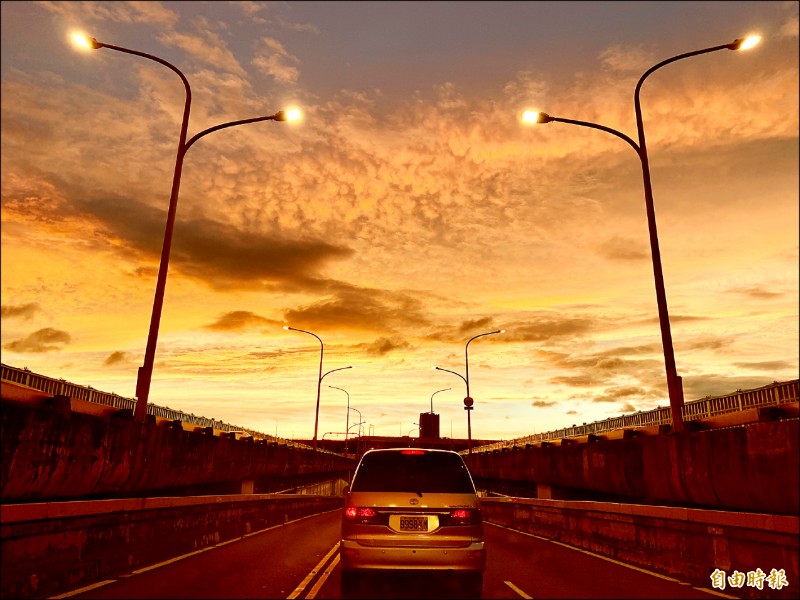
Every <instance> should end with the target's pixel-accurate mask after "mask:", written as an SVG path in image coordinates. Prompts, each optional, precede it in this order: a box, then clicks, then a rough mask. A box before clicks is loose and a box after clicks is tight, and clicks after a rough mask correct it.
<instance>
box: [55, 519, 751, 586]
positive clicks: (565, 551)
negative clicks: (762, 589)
mask: <svg viewBox="0 0 800 600" xmlns="http://www.w3.org/2000/svg"><path fill="white" fill-rule="evenodd" d="M339 519H340V513H339V511H334V512H329V513H324V514H321V515H315V516H312V517H307V518H304V519H300V520H297V521H293V522H290V523H287V524H285V525H280V526H277V527H273V528H271V529H267V530H264V531H261V532H256V533H253V534H250V535H248V536H246V537H244V538H241V539H237V540H234V541H231V542H226V543H222V544H218V545H217V546H214V547H211V548H207V549H204V550H201V551H198V552H194V553H191V554H187V555H185V556H183V557H178V558H176V559H173V560H172V561H167V562H165V563H162V564H161V565H155V566H153V567H149V568H147V569H142V570H140V571H137V572H134V573H130V574H127V575H125V576H122V577H120V578H118V579H116V580H113V581H109V582H104V583H103V584H100V585H98V586H97V587H94V588H93V589H86V588H84V589H83V590H76V591H73V592H71V593H68V594H63V595H61V596H56V598H67V597H71V598H289V599H293V598H343V597H344V596H342V595H341V594H340V591H339V557H338V542H339ZM485 537H486V548H487V568H486V574H485V576H484V593H483V597H484V598H513V599H519V598H535V599H537V600H538V599H541V598H707V599H708V598H719V597H723V598H734V597H735V596H731V595H729V594H727V593H725V594H723V593H719V592H717V591H715V590H711V589H710V588H709V589H698V588H694V587H692V586H690V585H688V584H684V583H681V582H678V581H676V580H674V579H669V578H665V577H663V576H661V575H657V574H655V573H650V572H647V571H644V570H642V569H638V568H636V567H631V566H626V565H623V564H622V563H619V562H616V561H612V560H609V559H605V558H602V557H599V556H597V555H593V554H590V553H587V552H584V551H582V550H578V549H575V548H571V547H569V546H565V545H563V544H560V543H557V542H552V541H549V540H544V539H542V538H537V537H535V536H532V535H528V534H524V533H520V532H517V531H512V530H510V529H505V528H502V527H499V526H496V525H492V524H488V523H487V524H486V525H485ZM712 570H713V567H709V574H710V573H711V571H712ZM709 582H710V579H709ZM462 594H463V592H462V591H461V589H460V587H459V584H458V582H457V581H455V580H453V579H452V578H450V577H447V576H446V575H444V574H430V575H428V574H414V575H408V574H404V573H402V572H392V573H388V574H385V575H381V576H377V577H367V578H365V579H364V580H363V581H362V585H361V588H360V590H359V591H358V594H357V595H356V596H351V597H355V598H459V597H461V595H462Z"/></svg>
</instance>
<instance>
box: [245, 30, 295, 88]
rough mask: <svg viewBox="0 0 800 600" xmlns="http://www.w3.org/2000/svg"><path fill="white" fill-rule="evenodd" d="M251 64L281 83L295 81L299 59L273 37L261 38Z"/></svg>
mask: <svg viewBox="0 0 800 600" xmlns="http://www.w3.org/2000/svg"><path fill="white" fill-rule="evenodd" d="M261 42H262V45H261V47H260V48H259V49H258V51H257V52H256V55H255V57H254V58H253V60H252V61H251V64H252V65H253V66H254V67H256V68H257V69H258V70H259V71H261V72H262V73H264V74H265V75H269V76H270V77H273V78H274V79H275V80H277V81H280V82H281V83H295V82H296V81H297V79H298V77H299V76H300V71H299V70H298V69H297V67H296V66H294V65H297V64H299V63H300V59H299V58H297V57H296V56H293V55H291V54H289V52H287V50H286V48H284V47H283V44H281V43H280V42H279V41H278V40H276V39H275V38H269V37H268V38H263V39H262V40H261Z"/></svg>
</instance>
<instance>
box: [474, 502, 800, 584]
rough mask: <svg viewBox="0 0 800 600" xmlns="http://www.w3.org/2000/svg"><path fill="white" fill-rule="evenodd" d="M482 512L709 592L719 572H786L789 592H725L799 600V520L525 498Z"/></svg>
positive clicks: (494, 504)
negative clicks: (716, 571) (715, 572)
mask: <svg viewBox="0 0 800 600" xmlns="http://www.w3.org/2000/svg"><path fill="white" fill-rule="evenodd" d="M481 506H482V508H483V513H484V519H485V520H486V521H490V522H492V523H497V524H498V525H503V526H506V527H510V528H512V529H517V530H520V531H525V532H528V533H532V534H535V535H539V536H541V537H544V538H548V539H552V540H556V541H559V542H563V543H565V544H569V545H570V546H576V547H578V548H584V549H586V550H589V551H592V552H595V553H597V554H601V555H603V556H607V557H610V558H615V559H618V560H620V561H623V562H626V563H631V564H634V565H639V566H642V567H645V568H647V569H650V570H652V571H655V572H659V573H662V574H665V575H669V576H672V577H674V578H676V579H679V580H680V581H684V582H688V583H692V584H693V585H697V586H702V587H705V588H710V587H711V579H710V577H711V573H712V572H713V571H714V570H715V569H721V570H722V571H725V572H726V573H727V575H729V576H730V575H733V572H734V570H737V571H739V572H741V573H745V574H747V573H748V572H749V571H755V570H756V569H757V568H760V569H761V570H762V571H764V572H765V573H766V574H770V572H771V570H772V569H777V570H780V569H784V571H785V575H786V579H787V580H788V582H789V585H788V586H786V587H783V588H782V589H781V590H773V589H770V588H769V586H768V584H767V583H764V586H763V587H764V589H762V590H759V589H757V588H755V587H748V586H744V587H742V588H740V589H732V588H729V587H726V590H725V593H729V594H732V595H734V596H737V597H747V598H759V599H763V598H797V597H798V590H800V581H798V577H799V576H800V573H799V572H798V521H799V519H798V517H796V516H781V515H764V514H752V513H733V512H722V511H714V510H700V509H692V508H669V507H663V506H642V505H635V504H614V503H606V502H576V501H564V500H538V499H520V498H502V499H498V498H483V499H482V500H481Z"/></svg>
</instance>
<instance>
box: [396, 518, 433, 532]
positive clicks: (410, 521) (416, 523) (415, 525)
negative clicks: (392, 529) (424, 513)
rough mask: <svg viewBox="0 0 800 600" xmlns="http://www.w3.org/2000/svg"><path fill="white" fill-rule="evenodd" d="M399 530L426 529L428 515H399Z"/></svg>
mask: <svg viewBox="0 0 800 600" xmlns="http://www.w3.org/2000/svg"><path fill="white" fill-rule="evenodd" d="M400 531H428V517H400Z"/></svg>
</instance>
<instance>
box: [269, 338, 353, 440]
mask: <svg viewBox="0 0 800 600" xmlns="http://www.w3.org/2000/svg"><path fill="white" fill-rule="evenodd" d="M283 328H284V329H285V330H287V331H299V332H300V333H307V334H308V335H313V336H314V337H315V338H317V341H318V342H319V378H318V379H317V410H316V412H315V416H314V440H313V446H314V450H316V449H317V426H318V425H319V392H320V388H321V387H322V380H323V379H325V377H326V376H327V375H330V374H331V373H333V372H334V371H342V370H344V369H352V368H353V367H352V366H349V367H339V368H338V369H331V370H330V371H328V372H327V373H325V374H324V375H323V374H322V355H323V353H324V345H323V343H322V340H321V339H320V337H319V336H318V335H317V334H316V333H312V332H310V331H306V330H305V329H296V328H294V327H289V326H288V325H284V326H283ZM347 399H348V403H349V401H350V395H349V394H348V395H347Z"/></svg>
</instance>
